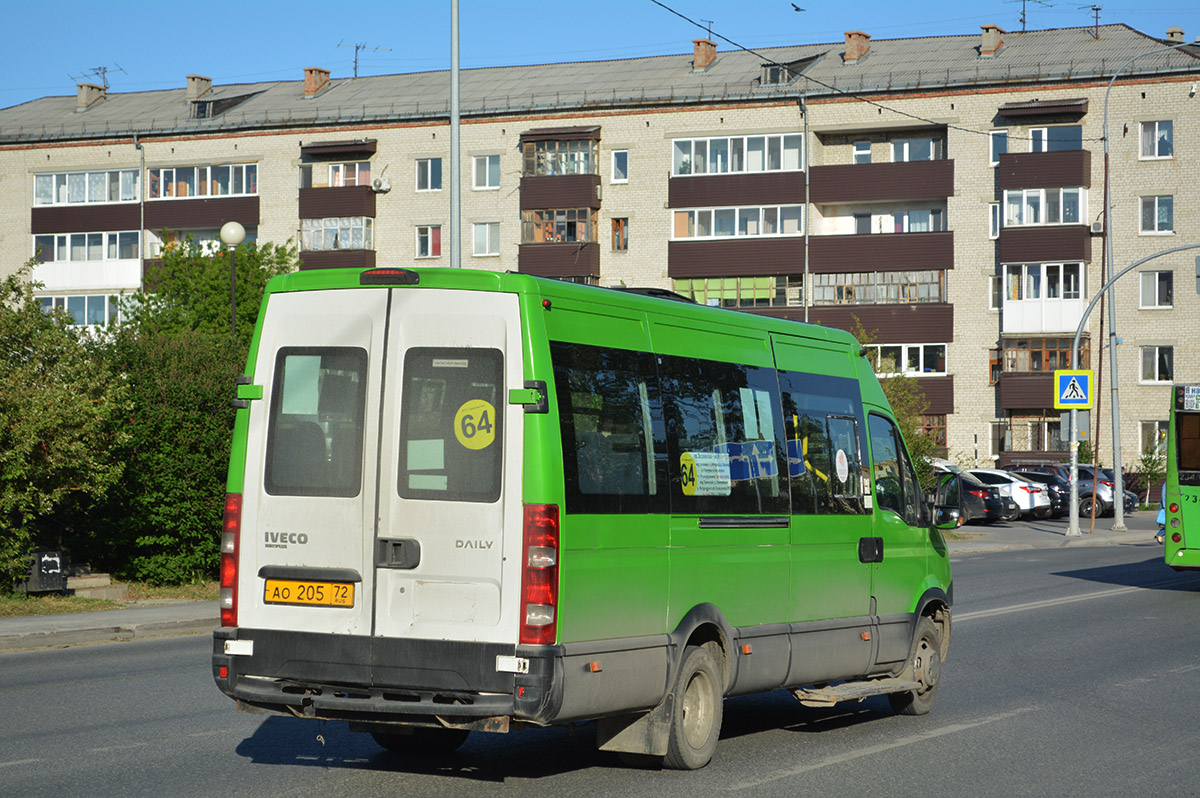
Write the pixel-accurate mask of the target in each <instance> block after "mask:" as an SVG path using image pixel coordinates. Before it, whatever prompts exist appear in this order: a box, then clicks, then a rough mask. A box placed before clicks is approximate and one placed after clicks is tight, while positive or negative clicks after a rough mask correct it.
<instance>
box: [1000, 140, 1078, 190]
mask: <svg viewBox="0 0 1200 798" xmlns="http://www.w3.org/2000/svg"><path fill="white" fill-rule="evenodd" d="M996 181H997V183H998V185H999V187H1000V190H1001V191H1005V190H1008V189H1017V188H1075V187H1077V186H1082V187H1083V188H1090V187H1091V185H1092V153H1091V152H1090V151H1089V150H1055V151H1052V152H1006V153H1004V154H1002V155H1001V156H1000V163H999V165H998V166H997V167H996Z"/></svg>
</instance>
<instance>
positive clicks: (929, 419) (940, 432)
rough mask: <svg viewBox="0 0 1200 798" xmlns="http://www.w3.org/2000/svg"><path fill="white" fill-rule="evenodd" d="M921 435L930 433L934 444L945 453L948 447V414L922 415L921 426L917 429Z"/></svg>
mask: <svg viewBox="0 0 1200 798" xmlns="http://www.w3.org/2000/svg"><path fill="white" fill-rule="evenodd" d="M917 433H918V434H920V435H929V436H931V437H932V438H933V442H934V444H935V445H936V446H937V448H938V449H940V450H942V451H941V452H940V454H944V453H945V449H946V414H945V413H941V414H934V415H925V416H922V417H921V426H920V428H919V429H918V430H917Z"/></svg>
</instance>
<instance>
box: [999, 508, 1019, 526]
mask: <svg viewBox="0 0 1200 798" xmlns="http://www.w3.org/2000/svg"><path fill="white" fill-rule="evenodd" d="M1020 517H1021V508H1020V507H1014V508H1013V509H1012V510H1007V511H1005V512H1004V514H1003V515H1001V516H1000V520H1001V521H1004V522H1006V523H1011V522H1013V521H1016V520H1017V519H1018V518H1020Z"/></svg>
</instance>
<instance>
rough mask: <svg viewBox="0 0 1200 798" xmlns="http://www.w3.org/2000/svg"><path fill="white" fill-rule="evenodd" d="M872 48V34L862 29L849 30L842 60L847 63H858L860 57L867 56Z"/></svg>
mask: <svg viewBox="0 0 1200 798" xmlns="http://www.w3.org/2000/svg"><path fill="white" fill-rule="evenodd" d="M870 49H871V36H870V34H867V33H863V32H862V31H860V30H848V31H846V52H845V53H843V54H842V60H843V62H844V63H847V64H857V63H858V62H859V59H861V58H862V57H863V56H865V55H866V54H867V51H868V50H870Z"/></svg>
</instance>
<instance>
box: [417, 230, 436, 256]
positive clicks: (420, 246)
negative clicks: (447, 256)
mask: <svg viewBox="0 0 1200 798" xmlns="http://www.w3.org/2000/svg"><path fill="white" fill-rule="evenodd" d="M441 256H442V226H441V225H439V224H425V225H418V226H417V257H418V258H440V257H441Z"/></svg>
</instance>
